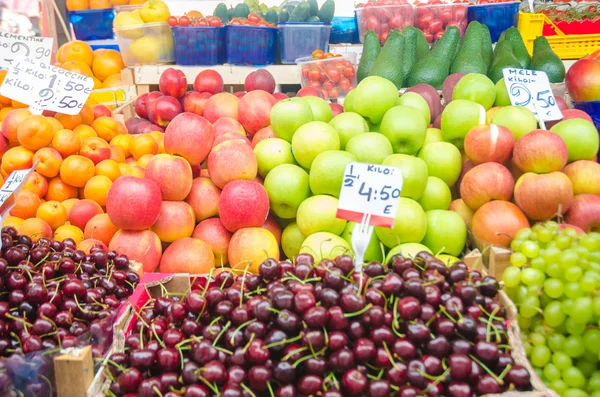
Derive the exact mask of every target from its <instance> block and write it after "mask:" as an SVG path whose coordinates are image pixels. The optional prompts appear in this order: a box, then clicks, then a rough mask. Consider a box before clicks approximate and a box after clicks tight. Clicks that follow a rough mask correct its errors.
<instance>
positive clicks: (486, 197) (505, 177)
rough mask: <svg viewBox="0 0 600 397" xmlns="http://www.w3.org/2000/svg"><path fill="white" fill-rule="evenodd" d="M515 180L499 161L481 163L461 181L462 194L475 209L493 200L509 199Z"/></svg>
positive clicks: (470, 206) (466, 202)
mask: <svg viewBox="0 0 600 397" xmlns="http://www.w3.org/2000/svg"><path fill="white" fill-rule="evenodd" d="M514 186H515V181H514V179H513V177H512V174H511V173H510V171H509V170H508V169H507V168H506V167H505V166H503V165H502V164H498V163H483V164H479V165H478V166H476V167H475V168H473V169H472V170H471V171H469V172H467V173H466V174H465V176H464V178H463V179H462V181H461V183H460V196H461V197H462V199H463V201H464V202H465V204H466V205H467V206H468V207H469V208H471V209H472V210H473V211H477V209H479V208H480V207H481V206H482V205H484V204H485V203H487V202H489V201H492V200H504V201H509V200H510V199H511V198H512V194H513V188H514Z"/></svg>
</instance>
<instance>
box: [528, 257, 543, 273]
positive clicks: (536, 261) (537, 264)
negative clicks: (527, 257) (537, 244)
mask: <svg viewBox="0 0 600 397" xmlns="http://www.w3.org/2000/svg"><path fill="white" fill-rule="evenodd" d="M531 267H532V268H534V269H538V270H539V271H542V272H545V271H546V262H544V258H542V257H541V256H538V257H537V258H533V259H532V260H531Z"/></svg>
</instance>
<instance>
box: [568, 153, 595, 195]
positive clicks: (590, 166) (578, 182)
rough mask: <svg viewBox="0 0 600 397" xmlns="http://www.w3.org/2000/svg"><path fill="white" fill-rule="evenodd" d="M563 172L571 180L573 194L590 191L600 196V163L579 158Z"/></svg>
mask: <svg viewBox="0 0 600 397" xmlns="http://www.w3.org/2000/svg"><path fill="white" fill-rule="evenodd" d="M562 172H564V173H565V175H567V176H568V177H569V179H570V180H571V184H572V185H573V194H575V195H578V194H584V193H590V194H595V195H597V196H600V164H598V163H596V162H595V161H589V160H579V161H575V162H573V163H571V164H569V165H567V166H566V167H565V168H563V170H562Z"/></svg>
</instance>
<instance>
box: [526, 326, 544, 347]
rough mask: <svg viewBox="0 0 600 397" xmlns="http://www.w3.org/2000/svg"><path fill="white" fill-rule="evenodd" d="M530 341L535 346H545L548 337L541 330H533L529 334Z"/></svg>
mask: <svg viewBox="0 0 600 397" xmlns="http://www.w3.org/2000/svg"><path fill="white" fill-rule="evenodd" d="M536 328H537V327H536ZM529 341H530V342H531V344H532V345H534V346H543V345H545V344H546V337H545V336H544V335H542V334H540V333H539V332H532V333H531V334H529Z"/></svg>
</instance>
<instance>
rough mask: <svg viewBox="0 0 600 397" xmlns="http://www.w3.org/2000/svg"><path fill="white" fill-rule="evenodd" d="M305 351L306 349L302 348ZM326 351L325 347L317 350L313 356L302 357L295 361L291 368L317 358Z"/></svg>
mask: <svg viewBox="0 0 600 397" xmlns="http://www.w3.org/2000/svg"><path fill="white" fill-rule="evenodd" d="M304 349H306V348H304ZM326 351H327V347H324V348H322V349H321V350H319V351H318V352H316V353H313V355H311V356H304V357H300V358H299V359H298V360H296V362H295V363H294V364H293V365H292V367H294V368H296V367H297V366H298V365H300V364H302V363H303V362H304V361H306V360H308V359H310V358H317V357H318V356H320V355H322V354H324V353H325V352H326Z"/></svg>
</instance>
